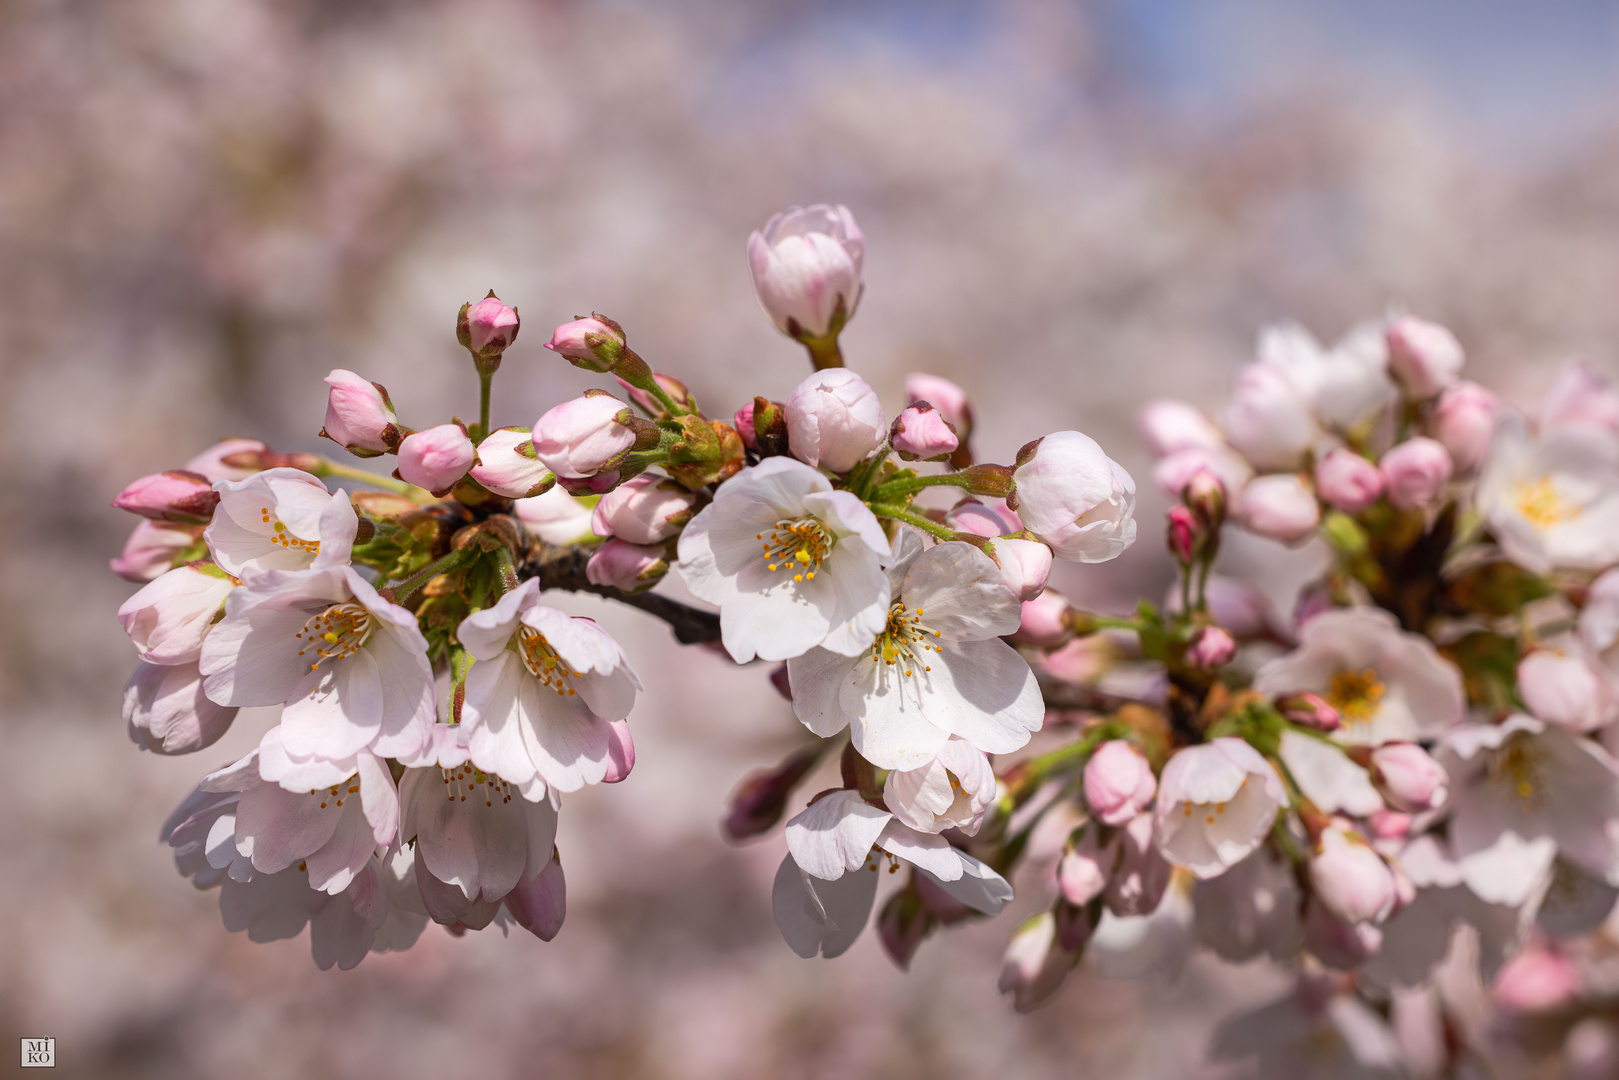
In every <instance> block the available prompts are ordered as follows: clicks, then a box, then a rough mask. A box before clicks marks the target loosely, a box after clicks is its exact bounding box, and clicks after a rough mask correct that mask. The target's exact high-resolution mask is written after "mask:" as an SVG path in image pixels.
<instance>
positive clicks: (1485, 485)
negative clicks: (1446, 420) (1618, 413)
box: [1476, 417, 1619, 574]
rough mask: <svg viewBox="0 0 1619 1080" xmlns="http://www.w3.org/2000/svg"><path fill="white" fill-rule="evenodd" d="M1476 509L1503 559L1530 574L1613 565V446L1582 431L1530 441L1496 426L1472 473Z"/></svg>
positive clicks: (1617, 450) (1618, 462) (1616, 516)
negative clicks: (1480, 462)
mask: <svg viewBox="0 0 1619 1080" xmlns="http://www.w3.org/2000/svg"><path fill="white" fill-rule="evenodd" d="M1476 498H1477V502H1478V509H1479V512H1480V513H1481V514H1482V515H1483V517H1484V521H1485V523H1486V524H1487V525H1488V526H1489V528H1490V532H1491V534H1492V535H1493V536H1494V537H1495V540H1496V542H1497V543H1498V544H1500V545H1501V550H1502V551H1504V552H1505V553H1506V555H1507V557H1508V558H1509V559H1511V560H1512V561H1513V562H1515V563H1517V564H1518V565H1519V566H1522V567H1523V568H1524V569H1526V570H1530V571H1532V572H1534V573H1537V574H1544V573H1548V572H1550V571H1551V570H1552V569H1553V568H1554V567H1566V568H1569V569H1576V570H1601V569H1606V568H1607V567H1609V566H1611V565H1613V564H1614V563H1615V562H1619V443H1616V442H1615V440H1614V438H1613V437H1612V436H1611V435H1608V434H1606V433H1603V432H1598V431H1593V430H1589V429H1585V428H1579V427H1574V428H1569V429H1567V430H1562V431H1557V432H1554V433H1553V434H1551V435H1549V436H1546V437H1544V438H1542V439H1539V440H1535V439H1531V438H1530V436H1529V433H1528V432H1527V431H1526V430H1525V429H1524V426H1523V424H1522V423H1521V422H1519V421H1518V420H1517V419H1516V418H1513V417H1509V418H1507V419H1506V420H1504V421H1503V422H1502V423H1501V426H1500V427H1499V428H1498V429H1497V431H1496V435H1495V441H1494V442H1493V443H1492V444H1491V445H1490V451H1489V454H1488V456H1487V457H1486V459H1485V461H1484V468H1483V471H1482V472H1481V473H1480V475H1479V480H1478V489H1477V493H1476Z"/></svg>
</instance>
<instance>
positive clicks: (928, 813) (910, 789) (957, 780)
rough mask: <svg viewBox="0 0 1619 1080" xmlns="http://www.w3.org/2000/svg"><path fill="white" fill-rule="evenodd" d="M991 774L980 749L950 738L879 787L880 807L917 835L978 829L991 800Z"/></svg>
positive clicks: (973, 831)
mask: <svg viewBox="0 0 1619 1080" xmlns="http://www.w3.org/2000/svg"><path fill="white" fill-rule="evenodd" d="M995 786H996V785H995V770H994V769H993V768H992V767H991V766H990V763H989V759H988V758H987V757H985V756H984V752H983V751H982V750H979V749H977V748H976V747H974V746H973V745H972V744H971V743H969V742H967V741H966V740H965V739H951V740H950V741H949V742H947V743H945V744H944V747H943V748H942V749H941V750H940V751H939V753H938V756H937V757H935V758H934V759H933V760H932V761H930V762H928V763H927V764H926V765H923V766H922V767H921V768H919V769H909V770H905V769H895V770H893V771H892V772H890V773H889V774H888V779H887V780H886V781H884V783H883V804H884V805H885V806H887V807H888V809H889V811H890V812H891V813H892V814H893V815H894V817H896V818H897V819H899V820H900V821H901V822H903V823H904V824H906V825H909V826H910V827H911V828H913V829H915V830H916V831H918V832H925V833H938V832H943V831H944V830H946V829H960V830H961V831H962V832H964V833H966V834H967V835H968V836H972V835H973V834H974V833H976V832H977V831H978V827H979V825H981V824H982V823H983V820H984V814H985V812H986V811H987V810H988V809H989V805H990V803H991V802H993V801H994V799H995Z"/></svg>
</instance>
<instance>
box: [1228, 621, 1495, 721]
mask: <svg viewBox="0 0 1619 1080" xmlns="http://www.w3.org/2000/svg"><path fill="white" fill-rule="evenodd" d="M1299 637H1300V644H1299V647H1298V648H1297V649H1295V650H1294V651H1293V652H1291V653H1288V654H1287V655H1286V656H1281V657H1278V658H1277V659H1275V660H1272V661H1270V662H1268V663H1266V664H1265V665H1264V666H1262V667H1261V668H1260V669H1259V671H1258V672H1257V673H1256V674H1255V676H1254V689H1255V690H1257V691H1258V692H1259V693H1261V694H1265V695H1267V696H1281V695H1287V694H1297V693H1300V692H1311V693H1315V694H1319V695H1320V696H1321V697H1322V698H1323V699H1325V701H1326V703H1327V704H1328V705H1330V706H1332V708H1333V709H1334V710H1335V711H1336V712H1337V713H1338V716H1339V718H1340V720H1341V722H1342V726H1341V727H1340V728H1339V729H1338V730H1337V732H1335V738H1337V739H1338V740H1339V741H1340V742H1345V743H1352V744H1356V745H1364V746H1376V745H1378V744H1380V743H1385V742H1394V741H1400V742H1416V741H1419V740H1422V739H1432V738H1435V737H1437V736H1439V735H1440V734H1442V733H1443V732H1444V731H1445V729H1446V728H1448V727H1450V726H1451V725H1452V724H1455V723H1458V722H1460V720H1461V719H1462V708H1463V702H1464V699H1463V695H1462V680H1461V675H1460V673H1458V672H1457V670H1456V669H1455V668H1454V667H1453V666H1451V664H1450V663H1449V662H1448V661H1446V660H1445V659H1443V658H1442V657H1441V656H1440V655H1439V653H1438V650H1436V649H1435V648H1434V646H1433V643H1432V642H1431V641H1429V640H1428V639H1427V638H1425V637H1421V636H1420V635H1417V634H1408V633H1405V632H1404V631H1402V630H1400V628H1399V626H1398V624H1397V623H1396V622H1395V620H1394V616H1392V615H1390V614H1389V613H1388V612H1386V611H1383V610H1381V609H1377V608H1364V607H1361V608H1343V609H1339V610H1335V611H1328V612H1325V613H1323V614H1321V615H1317V616H1316V617H1315V618H1313V619H1311V620H1310V621H1309V622H1308V623H1306V624H1305V625H1304V629H1303V630H1302V631H1301V632H1300V635H1299Z"/></svg>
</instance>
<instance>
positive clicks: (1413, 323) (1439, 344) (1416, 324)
mask: <svg viewBox="0 0 1619 1080" xmlns="http://www.w3.org/2000/svg"><path fill="white" fill-rule="evenodd" d="M1385 335H1386V338H1387V341H1388V354H1389V371H1390V372H1391V373H1392V374H1393V375H1394V377H1395V378H1396V379H1398V380H1399V381H1400V384H1401V385H1402V386H1403V387H1404V388H1405V392H1406V393H1407V394H1408V395H1409V396H1410V397H1411V398H1413V399H1414V400H1417V401H1426V400H1427V399H1428V398H1431V397H1433V396H1434V395H1435V394H1438V393H1439V392H1440V391H1441V390H1444V389H1445V388H1446V387H1448V386H1451V385H1452V384H1454V383H1455V382H1456V378H1457V376H1458V375H1459V374H1460V373H1461V370H1462V365H1463V364H1464V363H1465V362H1466V360H1467V356H1466V354H1465V353H1463V352H1462V343H1461V342H1459V341H1457V340H1456V335H1455V334H1453V333H1451V332H1450V330H1449V329H1447V328H1446V327H1443V326H1440V325H1439V324H1438V323H1431V322H1426V321H1424V320H1422V319H1418V318H1415V317H1414V316H1411V315H1404V316H1401V317H1400V318H1398V319H1395V320H1394V321H1393V322H1391V323H1390V324H1389V326H1388V329H1387V331H1385Z"/></svg>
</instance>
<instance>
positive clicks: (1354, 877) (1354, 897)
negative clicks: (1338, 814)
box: [1310, 824, 1397, 923]
mask: <svg viewBox="0 0 1619 1080" xmlns="http://www.w3.org/2000/svg"><path fill="white" fill-rule="evenodd" d="M1310 884H1311V886H1312V888H1313V889H1314V891H1315V895H1316V897H1317V898H1318V899H1319V900H1320V901H1321V902H1322V903H1323V904H1325V905H1326V906H1327V907H1328V908H1330V909H1331V910H1332V912H1333V913H1334V914H1336V915H1337V916H1338V917H1339V918H1342V919H1344V920H1346V921H1348V922H1353V923H1360V922H1374V923H1380V922H1382V921H1383V920H1384V919H1386V918H1388V917H1389V915H1391V914H1392V913H1393V911H1394V906H1395V902H1396V900H1397V895H1396V889H1395V881H1394V873H1393V872H1392V871H1391V870H1390V869H1389V866H1388V863H1386V862H1384V861H1383V858H1382V856H1380V855H1378V854H1377V852H1375V851H1373V850H1372V848H1371V846H1370V845H1369V844H1367V843H1366V841H1365V838H1364V837H1362V836H1361V835H1360V834H1358V833H1356V832H1353V831H1351V830H1349V829H1347V828H1345V827H1343V826H1342V825H1339V824H1334V825H1331V826H1329V827H1328V828H1326V829H1325V830H1323V831H1322V833H1321V836H1320V838H1319V839H1318V841H1317V846H1316V851H1315V854H1314V855H1312V856H1311V857H1310Z"/></svg>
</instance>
